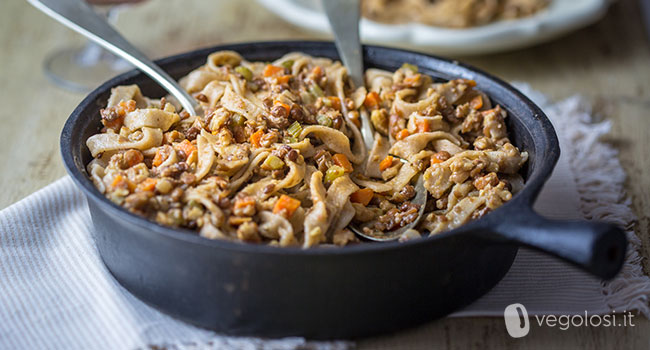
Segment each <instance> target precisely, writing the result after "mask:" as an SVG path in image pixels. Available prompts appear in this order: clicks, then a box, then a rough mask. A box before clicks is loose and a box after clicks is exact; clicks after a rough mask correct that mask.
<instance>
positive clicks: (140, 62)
mask: <svg viewBox="0 0 650 350" xmlns="http://www.w3.org/2000/svg"><path fill="white" fill-rule="evenodd" d="M27 1H29V3H30V4H32V5H33V6H34V7H36V8H37V9H39V10H41V11H43V12H44V13H45V14H47V15H48V16H50V17H52V18H54V19H56V20H57V21H59V22H61V23H63V24H64V25H65V26H67V27H68V28H71V29H73V30H74V31H76V32H78V33H80V34H81V35H83V36H85V37H86V38H88V39H90V40H92V41H94V42H96V43H97V44H99V45H101V46H102V47H104V48H105V49H107V50H109V51H111V52H112V53H114V54H116V55H117V56H120V57H122V58H123V59H125V60H127V61H128V62H130V63H131V64H133V65H134V66H136V67H137V68H138V69H140V70H141V71H142V72H144V73H145V74H147V75H148V76H149V77H151V79H153V80H154V81H155V82H157V83H158V84H160V86H162V87H163V88H164V89H165V90H167V92H169V93H170V94H171V95H172V96H174V97H175V98H176V99H177V100H178V102H180V104H181V106H183V108H184V109H185V110H186V111H187V112H188V113H190V114H191V115H198V114H197V113H200V112H201V111H202V109H201V106H200V104H199V103H198V102H197V101H196V100H195V99H194V98H193V97H192V96H190V95H189V94H188V93H187V92H186V91H185V90H184V89H183V88H182V87H181V86H180V85H178V83H177V82H176V81H175V80H174V79H173V78H172V77H170V76H169V75H168V74H167V73H165V71H163V70H162V69H161V68H160V67H158V66H157V65H156V64H155V63H153V62H151V61H150V60H149V59H148V58H147V56H145V55H144V54H143V53H142V52H140V51H139V50H138V49H136V48H135V47H134V46H133V45H131V43H129V42H128V41H127V40H126V39H124V37H123V36H122V35H121V34H120V33H118V32H117V31H116V30H115V29H113V27H111V25H110V24H108V22H106V20H105V19H104V18H102V17H101V16H99V15H97V14H96V13H95V11H93V10H92V8H91V7H90V6H89V5H88V4H86V3H85V2H84V1H81V0H27Z"/></svg>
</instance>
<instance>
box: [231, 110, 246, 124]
mask: <svg viewBox="0 0 650 350" xmlns="http://www.w3.org/2000/svg"><path fill="white" fill-rule="evenodd" d="M230 121H231V122H232V125H234V126H244V123H246V117H244V116H243V115H241V114H238V113H235V114H233V115H232V116H231V117H230Z"/></svg>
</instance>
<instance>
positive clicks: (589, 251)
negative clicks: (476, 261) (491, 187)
mask: <svg viewBox="0 0 650 350" xmlns="http://www.w3.org/2000/svg"><path fill="white" fill-rule="evenodd" d="M518 210H519V211H518V212H517V213H512V215H510V216H509V217H508V219H507V220H504V221H502V222H501V223H500V224H499V225H497V226H496V231H497V232H496V234H497V235H498V236H499V237H500V238H502V239H506V240H507V241H510V242H514V243H517V244H519V245H523V246H528V247H531V248H534V249H537V250H540V251H542V252H545V253H549V254H551V255H554V256H557V257H559V258H561V259H563V260H565V261H568V262H570V263H572V264H574V265H577V266H578V267H580V268H582V269H583V270H585V271H587V272H589V273H591V274H593V275H595V276H597V277H600V278H602V279H604V280H609V279H611V278H613V277H614V276H616V274H617V273H618V272H619V271H620V270H621V267H622V266H623V262H624V260H625V252H626V247H627V239H626V236H625V232H624V231H623V230H622V229H621V228H620V227H618V226H616V225H614V224H610V223H604V222H598V221H561V220H551V219H547V218H544V217H542V216H540V215H539V214H537V213H535V212H534V211H533V210H532V209H526V211H527V212H522V211H521V210H522V208H518Z"/></svg>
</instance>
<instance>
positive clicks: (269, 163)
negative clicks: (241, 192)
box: [262, 155, 284, 170]
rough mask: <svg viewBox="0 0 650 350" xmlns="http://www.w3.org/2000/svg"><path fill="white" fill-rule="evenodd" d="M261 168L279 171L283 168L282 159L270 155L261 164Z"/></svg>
mask: <svg viewBox="0 0 650 350" xmlns="http://www.w3.org/2000/svg"><path fill="white" fill-rule="evenodd" d="M262 167H263V168H264V169H270V170H279V169H282V168H283V167H284V162H283V161H282V159H280V158H278V157H277V156H274V155H270V156H268V157H267V158H266V160H265V161H264V163H263V164H262Z"/></svg>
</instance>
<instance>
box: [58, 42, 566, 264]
mask: <svg viewBox="0 0 650 350" xmlns="http://www.w3.org/2000/svg"><path fill="white" fill-rule="evenodd" d="M274 47H275V48H279V47H283V48H286V51H287V52H292V51H302V50H309V49H320V50H328V49H329V50H331V49H334V48H335V46H334V43H333V42H331V41H304V40H289V41H259V42H245V43H236V44H224V45H216V46H211V47H205V48H199V49H196V50H192V51H189V52H184V53H180V54H177V55H172V56H169V57H165V58H162V59H158V60H155V62H156V64H158V65H160V66H162V67H165V66H167V65H174V64H178V63H179V62H183V61H184V60H186V59H190V58H193V57H197V56H207V55H208V54H209V53H211V52H214V51H218V50H233V51H239V50H241V49H251V48H261V49H264V48H266V49H269V48H274ZM363 49H364V52H366V53H367V52H371V53H372V52H378V53H382V52H383V53H386V54H388V55H389V56H390V55H395V54H399V55H408V56H411V57H419V58H420V59H423V60H427V61H431V60H433V61H438V62H437V63H442V64H443V65H446V66H448V67H445V68H451V67H458V68H460V69H456V71H449V70H445V71H443V70H442V69H441V73H445V74H449V75H454V76H456V77H461V76H462V74H463V73H471V74H472V75H475V76H478V77H481V78H484V79H485V80H487V81H489V82H490V83H492V84H494V85H496V86H497V87H499V88H501V89H504V90H505V91H506V93H509V94H512V95H513V96H514V97H515V99H516V100H517V101H519V102H521V103H522V105H523V106H525V107H526V108H527V109H530V110H531V112H532V114H533V116H532V118H534V119H535V120H536V123H539V124H540V125H541V132H534V131H531V130H530V128H529V127H528V126H527V125H524V127H525V128H526V129H529V132H530V134H531V135H532V140H533V142H532V146H533V148H536V149H537V147H536V146H537V145H538V144H545V145H546V147H545V148H544V149H542V152H541V153H539V154H535V159H537V158H543V159H541V160H540V161H539V162H540V166H539V167H538V168H535V169H533V171H532V172H531V174H530V176H529V179H528V180H527V181H526V182H525V183H524V187H523V188H522V190H521V191H520V192H519V193H517V194H516V195H515V196H513V198H512V199H511V200H510V201H508V202H506V203H505V204H503V205H502V206H501V207H499V208H497V209H495V210H494V211H492V212H490V213H488V214H487V215H485V216H483V217H481V218H479V219H477V220H473V221H471V222H469V223H467V224H465V225H462V226H460V227H457V228H455V229H452V230H448V231H444V232H441V233H438V234H436V235H433V236H428V237H422V238H419V239H415V240H409V241H406V242H401V243H400V242H397V241H392V242H383V243H377V242H366V243H363V244H355V245H349V246H344V247H315V248H309V249H303V248H301V247H273V246H269V245H263V244H251V243H243V242H237V241H225V240H213V239H208V238H204V237H201V236H199V235H197V233H196V231H194V230H189V229H184V228H172V227H168V226H164V225H162V224H159V223H157V222H154V221H150V220H149V219H147V218H144V217H142V216H139V215H137V214H134V213H131V212H129V211H127V210H125V209H124V208H122V207H120V206H118V205H117V204H115V203H113V202H111V201H110V200H108V198H106V197H105V196H104V195H103V194H101V193H100V192H99V191H98V190H97V189H96V188H95V186H94V184H93V183H92V181H91V180H90V178H89V177H88V176H87V174H86V170H85V168H84V169H83V170H82V169H79V168H78V167H77V166H76V162H75V159H74V158H75V157H74V152H73V150H74V148H75V147H79V146H80V147H85V144H81V145H79V144H75V145H73V144H72V136H71V135H72V134H73V132H75V131H76V130H77V129H78V128H80V127H81V126H83V125H86V124H87V122H85V121H83V120H82V119H84V118H87V116H86V115H85V113H84V110H86V109H88V108H90V107H91V106H92V105H93V104H95V102H96V101H97V99H98V97H99V96H100V95H101V94H103V93H105V92H106V91H109V90H110V89H111V88H112V87H115V86H117V85H120V84H121V83H123V82H124V81H125V80H127V79H131V78H135V77H137V76H139V75H141V76H144V78H145V79H149V78H148V77H146V76H145V75H144V73H142V72H140V71H138V70H137V69H133V70H130V71H127V72H125V73H122V74H120V75H118V76H116V77H114V78H112V79H110V80H108V81H106V82H104V83H103V84H101V85H100V86H98V87H97V88H96V89H94V90H93V91H92V92H91V93H89V94H88V95H87V96H86V97H85V98H84V99H83V100H82V101H81V103H79V105H77V107H76V108H75V109H74V110H73V112H72V113H71V114H70V116H69V117H68V119H67V120H66V122H65V125H64V127H63V129H62V131H61V137H60V152H61V156H62V158H63V163H64V166H65V168H66V171H67V172H68V174H69V175H70V176H71V177H72V179H73V181H74V182H75V184H76V185H77V187H79V188H81V189H82V191H83V192H84V194H85V196H86V199H87V200H93V202H94V204H95V205H96V206H97V207H98V208H100V209H101V210H102V211H104V212H106V213H108V214H110V215H111V216H112V217H114V218H115V219H124V220H126V221H127V222H128V223H130V224H133V225H135V226H136V227H137V228H138V231H139V232H140V233H141V234H155V235H162V236H163V237H165V238H167V239H172V240H177V241H180V242H182V243H185V244H196V245H199V246H205V247H207V248H216V249H223V250H230V251H236V252H239V253H253V254H262V255H265V254H266V255H284V256H294V255H295V256H305V255H306V256H319V257H322V256H340V255H355V254H374V253H380V252H385V251H390V250H398V249H408V247H410V246H414V245H424V244H432V243H433V242H435V241H437V240H440V239H443V238H445V237H448V236H451V235H455V234H458V233H461V232H471V231H474V230H486V229H487V230H489V229H490V228H491V227H492V226H494V225H495V222H499V221H503V220H504V217H503V216H504V215H505V214H507V213H508V212H512V211H513V210H517V209H519V213H521V214H524V215H531V213H533V210H532V205H533V203H534V201H535V199H536V198H537V195H538V194H539V192H540V191H541V188H542V185H543V184H544V183H545V182H546V181H547V180H548V178H549V177H550V175H551V172H552V171H553V169H554V167H555V165H556V163H557V160H558V158H559V154H560V148H559V141H558V138H557V135H556V133H555V129H554V128H553V125H552V124H551V122H550V120H549V119H548V117H546V115H545V114H544V112H543V111H542V110H541V109H540V108H539V107H538V106H537V105H536V104H535V103H534V102H532V101H531V100H530V99H528V98H527V97H526V96H525V95H523V94H522V93H521V92H520V91H519V90H517V89H516V88H514V87H513V86H512V85H510V84H508V83H506V82H505V81H503V80H501V79H499V78H497V77H495V76H493V75H491V74H489V73H486V72H484V71H482V70H480V69H478V68H475V67H473V66H471V65H468V64H464V63H461V62H458V61H456V60H452V59H446V58H442V57H439V56H435V55H430V54H425V53H419V52H415V51H410V50H403V49H397V48H389V47H384V46H377V45H363ZM365 57H368V55H365ZM373 57H374V56H373ZM490 97H492V96H490ZM521 118H522V119H530V118H531V117H521ZM522 124H525V123H522ZM531 161H532V159H531V158H530V157H529V159H528V162H529V164H530V162H531ZM84 166H85V165H84ZM522 205H523V206H524V208H522V207H521V206H522ZM533 215H534V214H533ZM499 216H501V218H499ZM91 219H92V218H91ZM93 221H94V220H93ZM93 225H94V222H93Z"/></svg>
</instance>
